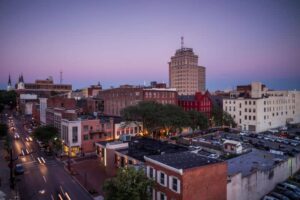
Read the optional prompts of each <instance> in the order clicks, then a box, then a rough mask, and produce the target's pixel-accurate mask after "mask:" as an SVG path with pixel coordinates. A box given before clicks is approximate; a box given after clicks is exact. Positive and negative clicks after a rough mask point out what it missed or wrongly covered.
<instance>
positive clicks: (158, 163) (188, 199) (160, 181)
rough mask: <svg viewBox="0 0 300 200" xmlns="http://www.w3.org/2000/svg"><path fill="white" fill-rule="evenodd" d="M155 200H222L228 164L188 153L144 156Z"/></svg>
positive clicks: (224, 194) (224, 192) (224, 195)
mask: <svg viewBox="0 0 300 200" xmlns="http://www.w3.org/2000/svg"><path fill="white" fill-rule="evenodd" d="M145 161H146V166H147V176H148V177H149V178H152V179H154V180H155V186H154V189H153V193H152V195H153V199H154V200H167V199H176V200H199V199H201V200H225V199H226V192H227V164H226V162H220V161H218V160H216V159H210V158H207V157H204V156H202V155H199V154H197V153H191V152H181V153H173V154H163V155H154V156H145Z"/></svg>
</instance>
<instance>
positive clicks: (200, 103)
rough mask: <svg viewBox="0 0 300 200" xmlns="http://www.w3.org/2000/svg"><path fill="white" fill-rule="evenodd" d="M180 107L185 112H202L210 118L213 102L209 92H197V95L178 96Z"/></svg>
mask: <svg viewBox="0 0 300 200" xmlns="http://www.w3.org/2000/svg"><path fill="white" fill-rule="evenodd" d="M178 106H180V107H182V108H183V109H184V110H185V111H189V110H195V111H198V112H202V113H204V114H205V115H206V116H207V117H208V118H209V117H210V116H211V112H212V108H213V102H212V99H211V98H210V94H209V92H208V91H206V92H205V93H204V94H202V93H201V92H196V93H195V95H185V96H184V95H181V96H178Z"/></svg>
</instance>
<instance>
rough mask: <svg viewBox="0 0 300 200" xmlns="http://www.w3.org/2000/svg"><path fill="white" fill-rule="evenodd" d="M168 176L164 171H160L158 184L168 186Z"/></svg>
mask: <svg viewBox="0 0 300 200" xmlns="http://www.w3.org/2000/svg"><path fill="white" fill-rule="evenodd" d="M166 176H167V175H166V174H165V173H163V172H162V171H158V173H157V182H158V183H159V184H160V185H162V186H167V177H166Z"/></svg>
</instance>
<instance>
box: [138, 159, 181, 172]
mask: <svg viewBox="0 0 300 200" xmlns="http://www.w3.org/2000/svg"><path fill="white" fill-rule="evenodd" d="M144 159H145V161H148V162H151V163H153V164H156V165H158V166H161V167H163V168H166V169H168V170H171V171H173V172H176V173H178V174H180V175H182V174H183V170H182V169H176V168H174V167H171V166H169V165H166V164H163V163H161V162H158V161H156V160H153V159H151V158H148V157H147V156H144Z"/></svg>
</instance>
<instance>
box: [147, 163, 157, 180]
mask: <svg viewBox="0 0 300 200" xmlns="http://www.w3.org/2000/svg"><path fill="white" fill-rule="evenodd" d="M150 169H152V172H153V173H152V177H150ZM155 171H156V170H155V169H154V168H153V167H151V166H147V177H148V178H152V179H153V180H155V178H156V176H155Z"/></svg>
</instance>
